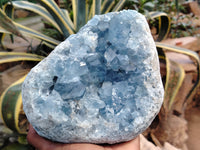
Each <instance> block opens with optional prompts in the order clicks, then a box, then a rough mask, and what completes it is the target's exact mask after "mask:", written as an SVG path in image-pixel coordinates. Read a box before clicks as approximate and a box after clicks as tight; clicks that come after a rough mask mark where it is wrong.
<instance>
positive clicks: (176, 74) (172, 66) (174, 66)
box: [163, 60, 185, 112]
mask: <svg viewBox="0 0 200 150" xmlns="http://www.w3.org/2000/svg"><path fill="white" fill-rule="evenodd" d="M166 67H167V78H166V84H165V98H164V102H163V106H164V108H165V110H170V109H171V107H172V104H173V103H174V101H175V98H176V96H177V94H178V91H179V89H180V87H181V85H182V83H183V81H184V78H185V71H184V69H183V67H182V66H181V65H180V64H178V63H176V62H174V61H172V60H167V66H166ZM166 112H167V111H166Z"/></svg>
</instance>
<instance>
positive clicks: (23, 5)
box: [12, 1, 62, 33]
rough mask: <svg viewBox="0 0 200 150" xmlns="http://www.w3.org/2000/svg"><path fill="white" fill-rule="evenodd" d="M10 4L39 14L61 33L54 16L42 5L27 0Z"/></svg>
mask: <svg viewBox="0 0 200 150" xmlns="http://www.w3.org/2000/svg"><path fill="white" fill-rule="evenodd" d="M12 4H13V6H14V7H15V8H20V9H26V10H28V11H32V12H34V13H37V14H39V15H40V16H42V17H44V18H45V19H46V20H48V21H49V22H50V23H51V24H52V25H53V26H54V27H55V28H56V29H57V30H58V31H60V33H62V32H61V29H60V27H59V26H58V24H57V23H56V22H55V20H54V18H53V17H52V16H51V14H50V13H49V12H48V11H47V10H46V9H45V8H44V7H42V6H40V5H38V4H34V3H31V2H27V1H13V2H12Z"/></svg>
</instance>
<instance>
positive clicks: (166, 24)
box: [149, 12, 171, 42]
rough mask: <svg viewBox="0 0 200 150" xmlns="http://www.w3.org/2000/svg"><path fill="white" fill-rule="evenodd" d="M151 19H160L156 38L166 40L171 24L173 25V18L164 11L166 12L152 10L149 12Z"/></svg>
mask: <svg viewBox="0 0 200 150" xmlns="http://www.w3.org/2000/svg"><path fill="white" fill-rule="evenodd" d="M149 16H150V19H155V18H158V19H159V26H158V29H157V30H158V31H159V33H158V38H157V39H156V41H158V42H159V41H162V40H164V39H165V38H166V37H167V35H168V33H169V30H170V26H171V20H170V17H169V16H168V15H167V14H166V13H164V12H150V13H149Z"/></svg>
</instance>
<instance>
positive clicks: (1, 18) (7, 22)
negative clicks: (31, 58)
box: [0, 9, 27, 41]
mask: <svg viewBox="0 0 200 150" xmlns="http://www.w3.org/2000/svg"><path fill="white" fill-rule="evenodd" d="M0 26H1V27H2V28H4V29H6V30H7V31H9V32H11V33H12V34H15V35H17V36H19V37H21V38H23V39H24V40H26V41H27V39H26V38H25V37H24V36H23V35H22V34H21V32H20V31H19V29H18V28H17V27H16V25H15V24H14V23H13V21H12V20H11V19H10V18H9V17H8V16H7V15H6V14H5V12H4V11H3V10H2V9H0Z"/></svg>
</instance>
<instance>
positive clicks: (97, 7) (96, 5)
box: [92, 0, 101, 16]
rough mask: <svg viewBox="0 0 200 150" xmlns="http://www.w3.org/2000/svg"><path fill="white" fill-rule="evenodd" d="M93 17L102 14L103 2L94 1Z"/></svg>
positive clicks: (99, 0)
mask: <svg viewBox="0 0 200 150" xmlns="http://www.w3.org/2000/svg"><path fill="white" fill-rule="evenodd" d="M92 5H93V16H94V15H100V14H101V0H93V4H92Z"/></svg>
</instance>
